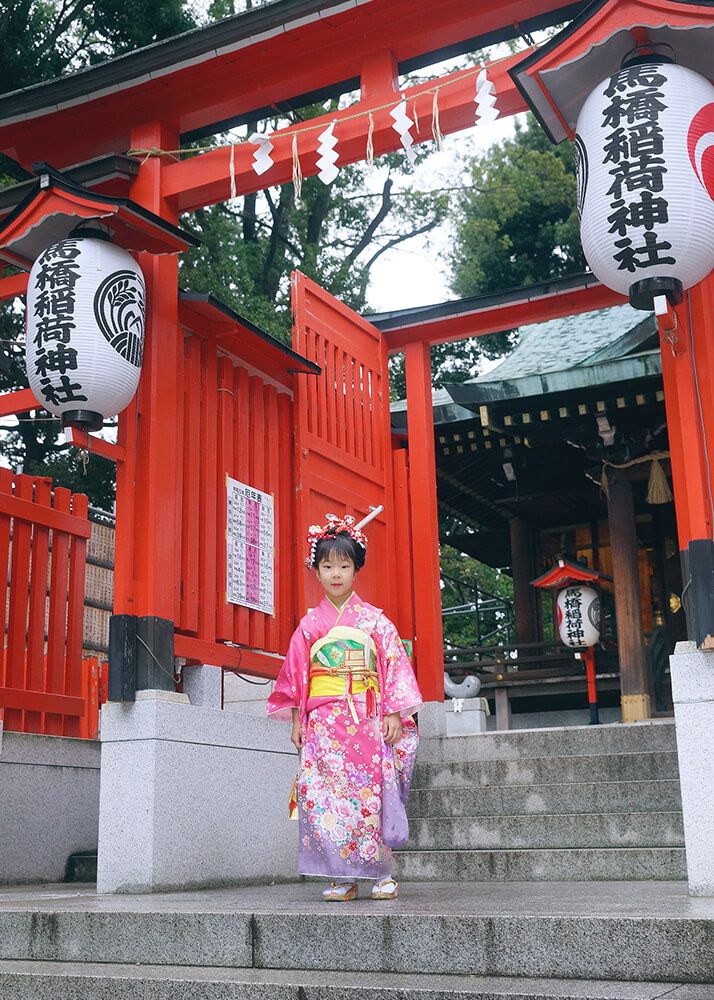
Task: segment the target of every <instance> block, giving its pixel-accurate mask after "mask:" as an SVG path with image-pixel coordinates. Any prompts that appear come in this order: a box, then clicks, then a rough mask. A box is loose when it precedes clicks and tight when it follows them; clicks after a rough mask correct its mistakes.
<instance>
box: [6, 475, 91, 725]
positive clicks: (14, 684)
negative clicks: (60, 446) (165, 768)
mask: <svg viewBox="0 0 714 1000" xmlns="http://www.w3.org/2000/svg"><path fill="white" fill-rule="evenodd" d="M90 532H91V527H90V524H89V520H88V518H87V498H86V496H84V495H83V494H81V493H75V494H71V493H70V491H69V490H66V489H61V488H59V487H57V488H55V489H54V490H52V482H51V480H50V479H43V478H33V477H31V476H13V474H12V473H11V472H10V470H9V469H0V618H1V619H2V622H1V627H0V636H5V635H6V636H7V642H6V643H4V644H3V656H2V664H1V668H0V708H2V709H3V710H4V718H3V727H4V728H5V729H7V730H15V731H16V732H25V733H45V734H47V735H50V736H84V735H94V732H93V731H92V729H93V730H94V731H96V704H95V705H93V706H90V704H89V701H90V700H91V699H90V698H89V696H88V694H87V691H86V690H85V688H86V687H87V684H88V683H89V681H91V671H90V672H89V673H88V672H87V665H84V666H83V663H82V626H83V619H84V578H85V560H86V547H87V539H88V538H89V535H90ZM8 582H9V595H8ZM48 594H49V600H48ZM94 700H95V701H96V699H94ZM90 708H92V712H93V719H94V725H93V726H89V728H88V721H89V715H88V710H89V709H90Z"/></svg>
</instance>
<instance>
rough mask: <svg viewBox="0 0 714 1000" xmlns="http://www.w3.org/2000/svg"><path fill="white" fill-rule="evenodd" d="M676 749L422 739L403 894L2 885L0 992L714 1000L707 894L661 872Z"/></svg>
mask: <svg viewBox="0 0 714 1000" xmlns="http://www.w3.org/2000/svg"><path fill="white" fill-rule="evenodd" d="M674 752H675V751H674V733H673V727H672V726H671V725H666V724H664V725H662V724H653V725H651V726H644V725H643V726H637V727H623V726H618V727H613V728H612V729H607V730H606V729H604V728H603V729H600V730H595V729H582V730H580V729H573V730H570V731H563V730H557V731H556V730H553V731H541V732H520V733H511V734H493V735H490V736H481V737H477V738H473V739H464V740H460V739H451V740H430V741H428V742H427V741H425V743H424V746H423V752H422V755H421V759H420V763H419V770H418V774H417V778H416V788H415V795H414V799H413V806H412V812H413V817H412V843H411V845H410V846H409V848H408V850H406V851H404V852H401V854H400V856H399V864H400V866H401V868H402V871H403V872H404V871H407V872H409V871H410V870H412V871H414V870H415V871H417V872H418V878H419V879H421V880H425V879H426V881H419V882H409V881H403V882H402V884H401V887H400V895H399V898H398V899H397V900H395V901H393V902H373V901H371V900H369V899H364V898H360V899H358V900H357V901H356V902H353V903H349V904H347V905H342V906H339V905H337V904H331V903H323V902H322V901H321V900H320V898H319V892H320V886H319V885H316V884H315V883H311V882H309V883H306V884H291V885H282V886H280V885H276V886H264V887H255V886H253V887H250V886H248V887H243V888H226V889H213V890H205V891H200V892H177V893H163V894H157V895H152V896H105V897H101V896H97V895H96V894H95V892H94V889H93V887H90V886H85V887H78V886H75V885H71V886H70V885H68V886H55V887H38V888H24V889H23V888H18V889H2V888H0V997H2V1000H55V998H56V997H66V998H68V1000H94V998H96V997H102V1000H466V998H471V1000H660V998H663V997H665V996H666V997H667V1000H714V900H707V899H692V898H690V897H689V895H688V892H687V886H686V883H684V882H681V881H667V880H665V879H676V878H679V877H680V876H681V875H682V873H683V869H682V867H681V866H682V863H683V861H682V847H681V842H682V833H681V816H680V813H679V801H678V787H677V780H676V761H675V759H674ZM445 844H446V845H448V846H447V847H445V846H444V845H445ZM489 869H490V872H491V874H490V877H489V879H488V880H486V874H487V872H488V871H489ZM438 872H443V873H444V875H443V879H444V880H443V881H431V879H435V878H437V877H438ZM623 872H625V873H628V874H626V875H624V874H623ZM632 872H635V877H636V878H637V879H649V880H648V881H634V880H632V875H631V874H630V873H632ZM653 872H654V874H655V880H652V873H653ZM452 873H455V874H457V875H458V878H457V879H454V878H453V877H452ZM514 877H518V878H521V879H522V881H505V879H507V878H514ZM558 878H560V881H558V880H556V879H558ZM576 878H583V879H586V881H574V879H576ZM614 878H620V879H623V878H628V879H630V880H629V881H609V879H614ZM551 880H552V881H551Z"/></svg>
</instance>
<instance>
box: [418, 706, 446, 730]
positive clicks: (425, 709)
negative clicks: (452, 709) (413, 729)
mask: <svg viewBox="0 0 714 1000" xmlns="http://www.w3.org/2000/svg"><path fill="white" fill-rule="evenodd" d="M417 723H418V725H419V736H420V738H421V739H426V738H429V737H431V736H446V704H445V703H444V702H443V701H427V702H425V703H424V705H423V706H422V707H421V708H420V709H419V712H418V715H417Z"/></svg>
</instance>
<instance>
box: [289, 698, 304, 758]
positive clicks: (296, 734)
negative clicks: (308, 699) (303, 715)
mask: <svg viewBox="0 0 714 1000" xmlns="http://www.w3.org/2000/svg"><path fill="white" fill-rule="evenodd" d="M290 742H291V743H292V745H293V746H294V747H295V749H296V750H298V751H299V750H302V729H301V727H300V716H299V715H298V712H297V709H295V708H294V709H293V729H292V732H291V733H290Z"/></svg>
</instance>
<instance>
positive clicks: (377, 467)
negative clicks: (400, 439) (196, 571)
mask: <svg viewBox="0 0 714 1000" xmlns="http://www.w3.org/2000/svg"><path fill="white" fill-rule="evenodd" d="M292 307H293V347H294V349H295V350H296V351H298V352H299V353H300V354H302V355H304V356H305V357H307V358H308V359H309V360H310V361H314V362H315V363H316V364H318V365H319V366H320V368H321V369H322V375H321V376H320V377H319V378H317V379H310V380H307V379H303V380H302V381H301V382H300V383H299V386H298V393H297V400H296V403H297V405H296V453H295V454H296V460H295V468H296V483H297V501H298V502H297V504H296V518H297V520H296V541H297V544H298V546H299V555H300V556H301V557H302V559H304V557H305V543H304V536H305V531H306V529H307V526H308V524H313V523H323V521H324V517H325V514H326V513H332V512H334V513H336V514H353V515H354V516H355V517H357V518H358V519H359V518H361V517H363V516H364V515H365V514H367V513H368V512H369V508H370V507H371V506H378V505H379V504H383V505H384V511H383V512H382V513H381V514H380V515H379V516H378V517H377V518H376V519H375V520H374V521H372V523H371V524H370V525H369V528H368V537H369V552H368V557H367V563H366V565H365V568H364V569H363V570H362V572H361V573H360V578H359V581H358V588H359V593H360V594H361V595H362V596H363V597H364V599H365V600H368V601H369V602H370V603H372V604H375V605H377V606H378V607H381V608H384V610H385V611H386V613H387V614H388V615H390V617H393V618H395V619H397V620H399V617H398V615H397V586H396V568H397V567H396V555H395V538H396V530H395V515H394V498H393V480H394V476H393V466H392V447H391V432H390V418H389V370H388V366H387V349H386V345H385V343H384V340H383V337H382V334H381V333H380V331H379V330H378V329H377V328H376V327H374V326H372V324H371V323H368V322H367V321H366V320H365V319H363V318H362V317H361V316H358V315H357V313H355V312H353V311H352V310H351V309H349V308H348V307H347V306H345V305H344V304H343V303H342V302H339V301H338V300H337V299H335V298H333V296H332V295H330V294H329V293H328V292H326V291H325V290H324V288H321V287H320V286H319V285H316V284H315V282H313V281H311V280H310V279H309V278H306V277H305V275H303V274H301V273H300V272H299V271H296V272H294V273H293V276H292ZM298 591H299V592H298V606H299V607H302V608H305V607H307V606H308V605H314V604H316V603H317V602H318V600H319V599H320V597H321V589H320V586H319V584H318V583H317V581H316V580H315V577H314V574H313V573H310V572H308V571H306V570H305V571H302V572H300V573H299V575H298Z"/></svg>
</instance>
